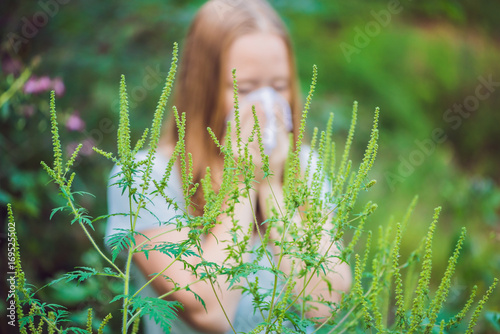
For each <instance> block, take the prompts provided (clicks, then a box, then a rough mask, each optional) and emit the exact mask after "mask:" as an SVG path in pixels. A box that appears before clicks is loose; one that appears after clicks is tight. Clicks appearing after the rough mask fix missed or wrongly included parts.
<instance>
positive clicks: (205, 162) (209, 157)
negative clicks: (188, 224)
mask: <svg viewBox="0 0 500 334" xmlns="http://www.w3.org/2000/svg"><path fill="white" fill-rule="evenodd" d="M254 32H266V33H272V34H276V35H278V36H280V37H281V38H283V41H284V42H285V44H286V47H287V49H288V55H289V64H290V90H291V101H290V106H291V111H292V122H293V132H294V136H295V138H296V137H297V134H298V125H299V122H300V110H299V108H300V107H299V104H300V99H299V93H298V92H299V88H298V79H297V73H296V69H295V57H294V54H293V50H292V43H291V40H290V37H289V34H288V32H287V29H286V27H285V25H284V23H283V22H282V20H281V19H280V17H279V16H278V14H277V13H276V12H275V11H274V9H273V8H272V7H271V6H270V5H269V4H268V3H267V2H266V1H265V0H242V1H237V2H235V1H230V2H226V1H223V0H212V1H208V2H207V3H205V4H204V5H203V6H202V7H201V8H200V10H199V11H198V13H197V14H196V16H195V18H194V20H193V22H192V24H191V26H190V28H189V31H188V34H187V37H186V40H185V43H184V46H183V51H182V54H181V58H180V66H179V73H178V78H177V80H176V84H175V91H174V105H175V106H176V107H177V109H178V111H179V113H182V112H185V113H186V151H187V152H190V153H191V154H192V156H193V175H194V182H195V183H197V182H200V180H201V179H202V178H203V177H204V175H205V171H206V167H207V166H210V168H211V170H212V176H213V180H214V189H218V188H216V187H217V186H218V183H219V182H220V175H218V174H221V171H222V162H223V158H222V156H221V154H220V150H219V149H218V148H217V146H216V145H215V144H214V143H213V141H212V139H211V138H210V136H209V134H208V132H207V130H206V129H207V127H210V128H211V129H212V130H213V131H214V133H215V135H216V136H217V138H223V136H224V134H225V129H226V117H227V115H226V110H225V108H226V106H225V105H224V103H225V99H224V93H225V89H226V81H225V78H226V76H225V75H227V74H225V73H223V70H224V69H225V68H226V67H225V65H226V61H227V54H228V49H229V47H230V46H231V44H232V43H233V42H234V41H235V40H236V39H237V38H238V37H240V36H242V35H245V34H249V33H254ZM177 139H178V132H177V128H176V126H175V122H174V121H173V120H172V118H170V120H169V121H168V122H167V125H166V127H165V128H164V133H163V136H162V141H163V140H164V141H166V142H167V143H169V144H175V142H176V141H177ZM193 204H195V206H197V207H199V208H200V209H201V208H202V207H203V205H204V198H203V192H202V191H201V189H199V190H198V191H197V193H196V194H195V196H194V197H193ZM201 213H202V212H201V210H200V211H198V212H195V213H194V214H198V215H199V214H201Z"/></svg>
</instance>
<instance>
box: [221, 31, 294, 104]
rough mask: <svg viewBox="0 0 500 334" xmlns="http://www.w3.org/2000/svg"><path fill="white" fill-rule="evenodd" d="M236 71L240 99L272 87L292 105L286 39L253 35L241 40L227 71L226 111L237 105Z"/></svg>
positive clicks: (231, 53)
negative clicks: (234, 75) (233, 71)
mask: <svg viewBox="0 0 500 334" xmlns="http://www.w3.org/2000/svg"><path fill="white" fill-rule="evenodd" d="M233 68H235V69H236V79H237V80H238V96H239V98H240V99H244V97H245V96H246V95H247V94H248V93H250V92H251V91H254V90H256V89H258V88H261V87H265V86H269V87H272V88H274V89H275V90H276V91H277V92H278V93H280V94H281V96H283V98H285V100H287V101H288V103H290V102H291V89H290V64H289V59H288V49H287V47H286V44H285V42H284V41H283V39H282V38H281V37H279V36H277V35H274V34H271V33H264V32H258V33H251V34H247V35H243V36H240V37H238V38H237V39H236V40H235V41H234V42H233V44H232V45H231V46H230V48H229V51H228V62H227V67H226V82H227V88H226V94H225V96H226V97H225V100H226V110H227V112H228V113H229V112H230V111H231V110H232V108H233V104H234V99H233V78H232V73H231V70H232V69H233Z"/></svg>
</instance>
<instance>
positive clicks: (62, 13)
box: [0, 0, 500, 333]
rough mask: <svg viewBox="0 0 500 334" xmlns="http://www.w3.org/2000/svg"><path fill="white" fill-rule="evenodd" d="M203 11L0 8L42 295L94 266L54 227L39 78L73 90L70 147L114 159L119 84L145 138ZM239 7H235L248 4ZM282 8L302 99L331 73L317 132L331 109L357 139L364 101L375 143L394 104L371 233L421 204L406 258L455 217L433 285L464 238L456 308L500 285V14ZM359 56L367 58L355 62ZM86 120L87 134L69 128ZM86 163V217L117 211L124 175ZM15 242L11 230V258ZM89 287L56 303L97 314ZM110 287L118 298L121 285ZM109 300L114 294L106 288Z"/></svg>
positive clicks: (21, 182) (10, 128)
mask: <svg viewBox="0 0 500 334" xmlns="http://www.w3.org/2000/svg"><path fill="white" fill-rule="evenodd" d="M221 1H222V0H221ZM63 3H64V4H63ZM201 3H203V1H191V2H189V3H186V2H183V1H180V0H176V1H170V0H169V1H158V0H147V1H137V0H136V1H128V2H120V1H116V0H110V1H96V0H88V1H85V2H83V1H76V0H74V1H62V0H61V1H57V0H46V1H44V0H41V1H39V2H32V1H14V0H10V1H2V2H1V4H0V13H1V14H0V22H1V23H0V24H1V25H0V31H1V36H2V41H1V47H0V53H1V54H0V55H1V65H2V72H1V74H0V78H1V80H0V95H1V96H2V98H4V99H5V101H3V100H2V105H1V106H0V148H1V156H2V158H1V160H0V205H1V211H0V220H1V221H2V222H3V221H6V210H5V205H6V203H7V202H11V203H12V204H13V206H14V208H15V211H16V213H17V214H16V216H17V218H16V219H17V222H18V226H17V228H18V233H19V239H20V240H22V241H23V242H22V244H23V249H21V252H22V255H23V258H24V263H25V266H24V267H25V270H26V271H27V274H28V276H29V277H30V278H31V280H32V282H33V283H35V284H37V285H38V286H41V285H43V284H44V283H45V282H46V281H47V280H48V279H49V278H50V277H52V276H54V274H56V273H58V272H61V271H68V270H71V269H72V268H73V267H74V266H75V265H77V264H78V265H80V264H82V262H83V265H85V264H89V265H90V264H92V265H95V263H92V261H94V260H95V257H94V256H93V255H92V252H90V253H89V252H87V250H88V248H89V245H88V242H87V240H86V239H84V238H83V236H82V235H80V231H79V230H78V229H77V228H76V227H75V228H72V227H71V226H69V222H68V221H67V220H66V219H65V217H64V215H56V216H55V217H54V218H53V219H52V220H49V215H50V211H51V209H52V208H53V207H57V206H59V205H60V203H59V202H60V198H58V197H57V191H56V188H55V187H54V186H53V185H52V184H47V182H48V177H47V176H46V175H45V172H44V171H42V169H41V168H40V161H41V160H47V159H48V157H50V156H51V153H52V152H51V146H50V144H51V143H50V140H51V139H50V130H49V118H48V101H49V93H48V91H44V92H40V93H36V94H35V93H33V92H32V93H29V92H26V91H25V89H24V88H23V87H25V84H26V80H28V79H27V77H29V75H32V76H35V77H36V78H42V77H44V76H47V77H49V78H50V79H51V80H55V78H57V77H59V78H61V80H62V82H63V83H64V85H65V93H64V94H63V95H62V96H60V97H59V98H58V102H57V110H58V113H59V118H60V119H59V121H60V123H61V124H67V127H66V129H65V130H63V131H62V132H61V137H62V141H63V143H66V144H67V145H68V150H70V149H71V147H72V146H71V145H73V146H74V145H75V143H77V142H86V143H87V144H86V145H87V146H88V147H90V146H91V145H97V146H99V147H102V148H104V149H105V150H109V151H113V150H114V147H113V145H114V138H115V133H116V128H117V124H118V117H117V109H118V108H117V106H118V91H117V87H118V82H119V78H120V74H122V73H123V74H125V75H126V76H127V82H128V86H129V88H130V92H131V100H130V102H131V106H132V113H133V114H135V115H144V117H140V116H139V117H137V116H132V117H133V119H134V120H136V122H135V123H134V124H133V128H132V131H133V133H135V135H136V137H138V136H139V135H140V134H139V131H141V129H142V128H144V127H145V126H147V125H148V124H147V122H149V120H150V118H151V116H152V113H153V110H154V106H155V103H156V97H157V96H158V95H159V93H160V91H161V87H162V84H163V80H164V78H165V76H166V71H167V69H168V63H169V55H170V53H171V48H172V44H173V42H174V41H179V42H180V45H181V48H182V40H183V36H184V34H185V32H186V29H187V27H188V25H189V22H190V21H191V19H192V17H193V15H194V13H195V12H196V10H197V8H199V6H200V4H201ZM227 3H229V4H232V5H237V3H238V1H234V0H233V1H227ZM271 3H272V4H273V5H274V6H275V8H276V9H277V10H278V12H279V13H280V14H281V15H282V17H283V19H284V20H285V22H286V23H287V25H288V27H289V29H290V32H291V35H292V37H293V40H294V44H295V51H296V54H297V58H298V64H297V65H298V69H299V74H300V77H301V78H303V86H304V91H305V89H306V85H307V84H308V78H309V77H310V72H311V67H312V64H317V65H318V67H319V73H320V77H319V83H318V89H317V93H316V96H315V98H314V100H313V106H312V114H311V117H310V123H309V126H310V127H311V128H312V127H313V126H315V125H320V124H324V122H325V121H326V119H327V118H328V114H329V112H331V111H333V112H334V113H335V117H336V119H335V124H336V125H335V126H336V133H337V134H338V137H337V138H339V139H343V138H345V134H346V132H347V127H348V122H349V119H350V114H349V111H350V106H351V105H352V101H353V100H355V99H356V100H359V101H360V107H361V108H360V117H359V118H360V122H361V125H360V126H359V127H358V129H359V131H360V132H361V134H359V135H360V136H359V137H358V138H363V136H364V138H366V139H367V137H368V131H369V129H370V126H369V124H368V122H369V121H370V119H371V118H370V117H369V116H368V115H371V112H372V110H373V107H374V106H380V107H381V110H382V113H381V124H380V128H381V137H380V150H379V157H378V161H377V163H376V165H375V171H374V172H373V174H372V178H374V179H377V180H378V184H377V186H376V187H374V189H373V191H372V194H371V195H370V196H376V197H377V200H376V201H377V202H378V203H379V204H380V206H379V210H377V212H376V213H375V214H374V216H373V218H372V219H371V223H370V224H371V225H370V226H369V228H371V229H373V230H376V229H377V226H378V225H384V224H386V223H387V222H386V221H383V220H381V218H378V220H377V217H388V216H389V214H392V215H394V216H395V217H400V216H401V215H402V213H403V212H404V210H405V208H406V207H407V205H408V203H409V202H410V201H411V199H412V198H413V196H414V195H415V194H418V195H419V196H420V200H419V206H418V207H417V211H416V212H415V214H414V218H413V219H412V220H411V221H410V224H411V227H410V231H411V232H410V231H409V233H408V236H407V237H406V239H404V240H403V244H402V252H403V254H404V252H405V250H406V251H407V252H409V251H410V250H412V249H414V248H415V247H416V245H417V244H418V243H419V242H420V240H421V238H422V237H423V236H424V233H425V232H424V231H425V229H426V227H427V226H428V223H429V221H428V218H427V217H430V216H431V212H432V209H433V208H434V207H435V206H437V205H442V206H443V213H442V217H441V219H440V224H441V228H438V232H437V233H438V236H437V237H436V240H439V241H438V242H439V247H436V248H435V250H436V251H435V253H434V256H435V258H434V263H435V268H436V272H437V274H436V276H439V275H440V273H442V271H444V268H445V266H446V260H447V258H448V257H449V256H450V254H451V252H452V249H453V244H454V243H455V241H456V239H457V238H458V235H459V231H460V227H461V226H466V227H467V229H468V231H469V232H468V237H467V239H466V240H467V243H466V244H465V247H464V250H463V252H462V255H461V257H460V261H459V264H458V268H457V275H456V277H457V278H456V282H455V286H456V287H457V289H458V290H460V291H458V290H457V291H456V294H455V295H451V296H450V302H451V303H452V307H451V308H453V303H454V302H455V303H456V304H457V305H459V303H463V302H464V300H463V299H462V298H465V297H458V295H461V296H465V295H467V293H465V294H464V293H463V292H468V291H469V290H470V288H471V284H472V282H483V283H482V284H484V286H480V287H479V288H480V289H483V290H484V288H485V287H486V286H488V285H489V284H490V283H491V282H492V280H493V277H494V276H497V277H498V275H499V273H500V247H499V245H500V218H499V215H500V190H499V184H500V173H498V166H499V165H500V148H499V146H498V144H499V143H500V131H498V124H500V113H499V112H498V111H499V110H498V109H499V107H500V86H499V84H496V85H495V83H499V82H500V61H499V59H500V43H499V40H498V36H499V35H500V23H499V21H498V13H499V12H500V3H498V2H495V1H487V0H483V1H472V0H462V1H458V0H457V1H431V0H425V1H408V0H401V1H380V0H376V1H361V0H356V1H349V2H340V1H336V2H332V1H328V2H327V1H319V0H303V1H285V0H275V1H271ZM44 18H46V20H44ZM363 35H364V37H363ZM342 45H344V49H343V48H342V47H341V46H342ZM346 45H349V46H350V47H352V48H355V50H356V51H355V52H351V53H347V54H346V51H345V50H346V49H345V47H346ZM352 48H351V49H348V50H351V51H352V50H354V49H352ZM25 71H28V72H25ZM22 73H25V74H26V75H27V77H26V80H24V81H22V80H20V78H21V77H22ZM30 73H31V74H30ZM481 78H482V79H481ZM16 80H20V81H16ZM29 80H31V79H29ZM484 80H486V81H488V80H489V81H490V82H492V84H491V87H490V88H491V90H489V91H487V90H486V89H487V87H485V86H484ZM16 82H17V83H16ZM16 85H17V86H16ZM479 86H481V87H480V88H478V87H479ZM478 89H479V92H480V93H481V94H482V95H483V96H485V93H487V92H489V93H490V94H489V95H488V97H487V98H480V97H479V95H477V91H478ZM474 97H475V98H476V100H474ZM0 100H1V98H0ZM474 101H477V106H476V105H474V104H469V109H470V111H469V110H465V111H464V109H463V108H462V114H461V113H459V112H458V111H453V108H454V105H456V104H464V103H465V104H467V103H473V102H474ZM3 102H4V103H3ZM449 110H450V111H449ZM464 115H467V116H464ZM450 117H454V120H453V121H450ZM77 118H79V119H80V120H81V121H83V123H84V124H83V126H82V124H81V123H76V125H75V123H72V122H73V121H74V120H75V119H77ZM77 125H80V126H77ZM436 129H438V130H439V129H441V130H442V135H440V138H441V139H442V140H440V141H439V142H436V140H434V138H435V137H434V135H433V131H435V130H436ZM337 142H340V141H339V140H338V139H337ZM359 143H360V144H359V147H357V150H358V153H357V154H358V155H359V156H361V154H362V149H363V148H364V144H363V143H362V141H359ZM77 164H78V167H77V171H78V172H79V173H78V174H79V179H77V180H75V182H76V183H77V184H75V187H76V188H78V189H81V190H84V191H88V192H90V193H93V194H95V195H96V198H92V197H82V198H81V201H83V202H82V205H83V206H85V207H88V208H89V210H90V211H92V212H95V213H97V214H101V213H102V214H104V213H105V212H106V203H105V201H104V198H105V196H106V195H105V191H106V187H105V184H106V182H107V174H108V172H109V170H110V168H111V166H110V165H109V164H108V162H105V161H104V160H103V159H102V158H99V157H98V156H97V155H95V154H92V153H91V152H88V155H87V156H82V157H80V158H79V160H78V161H77ZM383 199H385V200H383ZM420 217H424V218H420ZM103 228H104V225H102V224H101V225H100V226H98V229H97V232H96V233H102V232H103ZM2 233H4V231H2ZM411 235H413V236H415V237H414V238H411V237H409V236H411ZM4 241H5V235H4V234H2V254H5V246H4V244H5V242H4ZM93 259H94V260H93ZM2 263H4V261H2ZM28 263H29V265H28ZM1 284H5V283H4V282H2V283H1ZM82 287H83V289H82ZM82 287H80V288H78V287H74V286H68V287H67V290H66V289H64V291H53V290H46V291H45V292H44V293H46V294H47V296H45V297H44V299H50V302H54V303H61V304H68V303H67V300H66V299H67V296H68V295H71V296H72V298H73V300H74V305H73V306H72V307H75V309H78V307H79V302H80V301H81V300H83V299H84V298H83V297H84V296H88V295H94V296H96V300H95V303H96V304H98V302H99V300H98V296H99V293H96V290H95V287H92V286H90V285H83V286H82ZM106 288H107V289H110V291H113V287H106ZM75 289H77V290H75ZM78 289H80V290H78ZM2 291H5V290H4V289H2ZM101 293H102V295H106V291H102V292H101ZM79 296H80V297H81V299H80V297H79ZM454 298H455V301H454ZM3 302H4V299H2V303H3ZM2 309H3V308H2ZM96 312H97V314H98V315H99V316H101V317H102V316H104V315H105V312H106V310H103V309H99V308H96ZM99 312H101V314H99ZM499 312H500V293H499V292H498V290H497V291H496V292H495V294H494V295H493V296H492V298H491V301H490V302H489V303H488V305H487V312H485V315H484V317H483V318H482V320H481V321H480V324H479V326H478V332H480V333H490V332H496V331H498V330H499V326H500V324H499ZM4 325H5V324H2V325H1V326H4Z"/></svg>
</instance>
